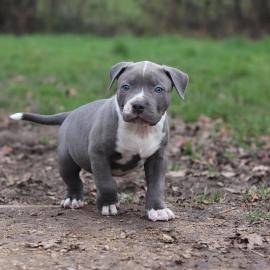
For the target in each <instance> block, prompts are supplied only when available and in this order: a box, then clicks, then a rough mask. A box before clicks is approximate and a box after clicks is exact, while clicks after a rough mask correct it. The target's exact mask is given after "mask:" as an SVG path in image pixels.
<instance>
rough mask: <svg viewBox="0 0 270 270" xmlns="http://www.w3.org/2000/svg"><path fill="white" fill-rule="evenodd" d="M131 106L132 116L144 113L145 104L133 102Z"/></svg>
mask: <svg viewBox="0 0 270 270" xmlns="http://www.w3.org/2000/svg"><path fill="white" fill-rule="evenodd" d="M131 106H132V112H133V113H134V114H141V113H143V112H144V109H145V104H143V103H139V102H135V103H132V104H131Z"/></svg>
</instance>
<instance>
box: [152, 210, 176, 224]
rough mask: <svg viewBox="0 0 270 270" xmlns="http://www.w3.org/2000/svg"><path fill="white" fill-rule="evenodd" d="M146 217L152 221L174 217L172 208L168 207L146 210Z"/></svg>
mask: <svg viewBox="0 0 270 270" xmlns="http://www.w3.org/2000/svg"><path fill="white" fill-rule="evenodd" d="M147 217H148V219H150V220H152V221H157V220H160V221H168V220H170V219H175V215H174V213H173V211H172V210H170V209H169V208H164V209H158V210H154V209H151V210H148V211H147Z"/></svg>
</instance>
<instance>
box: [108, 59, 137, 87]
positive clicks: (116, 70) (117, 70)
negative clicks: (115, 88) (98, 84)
mask: <svg viewBox="0 0 270 270" xmlns="http://www.w3.org/2000/svg"><path fill="white" fill-rule="evenodd" d="M130 64H132V62H120V63H118V64H115V65H113V66H112V67H111V71H110V78H111V82H110V85H109V89H111V87H112V85H113V83H114V81H115V80H116V79H118V77H119V76H120V75H121V74H122V73H123V72H124V70H125V69H126V68H127V67H128V66H129V65H130Z"/></svg>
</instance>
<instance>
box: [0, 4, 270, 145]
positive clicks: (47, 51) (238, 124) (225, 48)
mask: <svg viewBox="0 0 270 270" xmlns="http://www.w3.org/2000/svg"><path fill="white" fill-rule="evenodd" d="M0 33H1V34H0V93H1V95H0V113H1V115H6V114H7V113H10V112H13V111H34V112H39V113H55V112H59V111H64V110H72V109H73V108H76V107H78V106H79V105H81V104H84V103H87V102H89V101H92V100H95V99H97V98H101V97H108V96H110V95H112V94H113V92H109V91H107V90H106V89H107V86H108V73H109V69H110V67H111V65H113V64H115V63H117V62H119V61H126V60H130V61H140V60H150V61H154V62H158V63H160V64H166V65H171V66H174V67H177V68H180V69H182V70H183V71H185V72H187V73H188V74H189V75H190V78H191V80H190V85H189V87H188V90H187V98H186V100H185V101H184V102H183V101H181V100H180V99H179V98H178V97H177V95H175V94H174V96H173V104H172V107H171V114H172V116H175V117H180V118H182V119H183V120H185V121H192V122H194V121H197V119H198V118H199V117H200V116H201V115H205V116H207V117H210V118H212V119H220V121H219V127H218V128H224V129H227V130H228V132H231V133H232V134H234V136H235V137H237V138H238V139H241V140H242V139H245V138H247V137H258V136H261V135H264V134H269V132H270V113H269V103H270V78H269V77H270V76H269V75H270V64H269V63H270V39H269V33H270V1H269V0H256V1H252V0H167V1H162V0H148V1H143V0H137V1H135V0H77V1H72V0H65V1H64V0H0Z"/></svg>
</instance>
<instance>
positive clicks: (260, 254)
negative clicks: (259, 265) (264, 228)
mask: <svg viewBox="0 0 270 270" xmlns="http://www.w3.org/2000/svg"><path fill="white" fill-rule="evenodd" d="M250 251H252V252H253V253H255V254H257V255H259V256H261V257H263V258H265V257H266V256H265V255H263V254H262V253H260V252H258V251H255V250H253V249H251V250H250Z"/></svg>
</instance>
